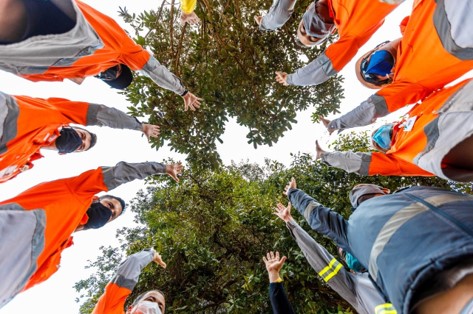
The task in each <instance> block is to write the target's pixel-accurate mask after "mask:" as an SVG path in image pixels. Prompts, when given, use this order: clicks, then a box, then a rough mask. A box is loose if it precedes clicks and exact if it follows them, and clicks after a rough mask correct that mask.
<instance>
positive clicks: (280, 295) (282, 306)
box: [263, 252, 294, 314]
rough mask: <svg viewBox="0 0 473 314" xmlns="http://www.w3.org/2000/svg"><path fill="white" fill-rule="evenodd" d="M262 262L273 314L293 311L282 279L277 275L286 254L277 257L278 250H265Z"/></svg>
mask: <svg viewBox="0 0 473 314" xmlns="http://www.w3.org/2000/svg"><path fill="white" fill-rule="evenodd" d="M263 261H264V264H265V265H266V270H267V271H268V276H269V300H270V301H271V307H272V308H273V313H274V314H291V313H294V310H293V309H292V305H291V303H289V300H288V298H287V295H286V291H285V290H284V286H283V284H282V279H281V277H280V275H279V272H280V271H281V268H282V266H283V265H284V262H285V261H286V256H283V257H282V258H279V252H276V253H274V252H267V253H266V256H263Z"/></svg>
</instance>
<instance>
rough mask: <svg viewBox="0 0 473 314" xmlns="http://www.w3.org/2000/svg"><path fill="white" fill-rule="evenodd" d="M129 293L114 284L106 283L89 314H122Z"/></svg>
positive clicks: (127, 290)
mask: <svg viewBox="0 0 473 314" xmlns="http://www.w3.org/2000/svg"><path fill="white" fill-rule="evenodd" d="M131 292H132V291H131V290H130V289H127V288H124V287H120V286H119V285H117V284H115V283H112V282H110V283H108V284H107V286H106V287H105V292H104V293H103V294H102V296H101V297H100V299H99V301H98V302H97V304H96V305H95V308H94V310H93V312H92V313H91V314H124V313H125V311H124V310H123V309H124V308H125V302H126V299H127V298H128V296H129V295H130V294H131Z"/></svg>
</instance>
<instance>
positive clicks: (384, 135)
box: [372, 124, 393, 151]
mask: <svg viewBox="0 0 473 314" xmlns="http://www.w3.org/2000/svg"><path fill="white" fill-rule="evenodd" d="M392 130H393V125H392V124H385V125H383V126H381V127H380V128H379V129H377V130H376V132H375V133H374V134H373V136H372V140H373V142H375V143H376V144H377V145H378V146H379V147H381V148H382V149H383V150H385V151H388V150H389V149H390V148H391V138H392V132H393V131H392Z"/></svg>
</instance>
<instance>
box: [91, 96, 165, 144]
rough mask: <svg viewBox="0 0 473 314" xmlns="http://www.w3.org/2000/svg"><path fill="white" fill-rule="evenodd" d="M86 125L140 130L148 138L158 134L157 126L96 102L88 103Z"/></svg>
mask: <svg viewBox="0 0 473 314" xmlns="http://www.w3.org/2000/svg"><path fill="white" fill-rule="evenodd" d="M86 125H97V126H108V127H111V128H114V129H130V130H137V131H142V132H143V134H145V135H146V137H147V138H148V139H149V138H150V137H158V135H159V126H157V125H153V124H147V123H141V122H140V121H138V119H136V118H135V117H132V116H129V115H127V114H126V113H124V112H123V111H120V110H118V109H115V108H110V107H107V106H104V105H97V104H89V108H88V110H87V121H86Z"/></svg>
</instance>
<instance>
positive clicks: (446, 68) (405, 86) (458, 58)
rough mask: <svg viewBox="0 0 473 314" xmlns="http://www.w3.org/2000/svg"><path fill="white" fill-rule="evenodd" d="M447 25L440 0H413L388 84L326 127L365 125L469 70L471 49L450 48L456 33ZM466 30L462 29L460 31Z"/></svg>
mask: <svg viewBox="0 0 473 314" xmlns="http://www.w3.org/2000/svg"><path fill="white" fill-rule="evenodd" d="M463 4H464V5H468V4H467V3H466V2H465V3H463ZM462 9H463V8H462V5H461V4H458V5H457V6H456V10H462ZM449 23H450V21H449V20H448V18H447V13H446V10H445V7H444V0H439V1H429V0H416V1H415V2H414V7H413V11H412V14H411V17H410V18H409V17H407V18H405V19H404V21H403V22H402V24H401V29H402V30H403V37H402V40H401V42H400V44H399V47H398V50H397V55H396V58H395V62H396V63H395V66H394V70H393V73H394V76H393V81H392V83H391V84H388V85H385V86H384V87H382V88H381V89H380V90H379V91H377V92H376V93H375V94H374V95H372V96H371V97H370V98H369V99H368V100H366V101H364V102H363V103H362V104H361V105H360V106H358V107H357V108H355V109H353V110H352V111H350V112H349V113H347V114H345V115H343V116H341V117H339V118H338V119H334V120H332V121H331V122H330V124H329V128H331V129H345V128H351V127H356V126H363V125H368V124H370V123H372V122H373V121H374V120H375V119H376V118H377V117H380V116H385V115H386V114H388V113H391V112H394V111H396V110H398V109H400V108H402V107H404V106H406V105H409V104H414V103H416V102H417V101H419V100H421V99H424V98H425V97H427V96H428V95H430V94H431V93H432V92H433V91H435V90H437V89H439V88H442V87H444V86H445V85H446V84H448V83H450V82H452V81H453V80H455V79H457V78H459V77H460V76H462V75H463V74H465V73H467V72H468V71H470V70H471V69H473V54H471V52H470V51H471V49H472V48H471V47H469V48H468V47H451V46H452V45H451V43H450V42H451V41H454V40H455V38H454V37H453V36H458V34H452V33H453V31H451V30H450V29H449ZM468 31H469V29H468V28H467V27H465V28H464V32H468ZM358 70H359V69H357V71H358Z"/></svg>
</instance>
